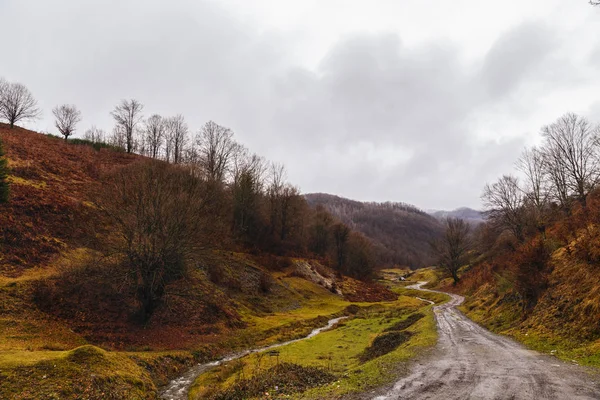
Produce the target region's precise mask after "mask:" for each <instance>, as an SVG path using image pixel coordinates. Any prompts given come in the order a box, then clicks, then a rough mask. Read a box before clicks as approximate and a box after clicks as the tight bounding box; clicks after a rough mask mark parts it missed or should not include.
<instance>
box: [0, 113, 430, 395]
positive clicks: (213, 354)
mask: <svg viewBox="0 0 600 400" xmlns="http://www.w3.org/2000/svg"><path fill="white" fill-rule="evenodd" d="M0 139H1V140H2V141H3V143H4V148H5V151H6V155H7V158H8V164H9V167H10V172H9V182H10V191H11V192H10V199H9V202H8V203H6V204H2V205H0V239H1V240H0V398H7V399H53V398H61V399H63V398H65V399H79V398H87V399H122V398H131V399H152V398H156V395H157V388H158V387H159V386H160V385H163V384H165V383H166V382H167V381H168V380H169V379H171V378H174V377H176V376H178V374H180V373H181V372H182V371H184V370H185V369H186V368H187V367H189V366H190V365H192V364H194V363H197V362H201V361H207V360H212V359H215V358H217V357H219V356H222V355H224V354H226V353H230V352H232V351H236V350H239V349H245V348H252V347H255V346H262V345H266V344H270V343H276V342H281V341H284V340H289V339H294V338H298V337H302V336H305V335H306V334H308V333H309V332H310V331H311V330H312V329H313V328H314V327H317V326H322V325H323V324H324V321H327V319H328V318H331V317H332V316H337V315H344V314H347V315H352V314H350V313H349V311H348V310H347V309H348V306H350V305H354V307H358V310H360V309H362V308H368V307H371V306H377V307H383V309H382V311H381V312H380V313H369V312H367V313H366V314H364V315H363V317H362V318H363V320H364V322H366V325H365V327H362V328H360V329H367V330H364V331H361V332H362V333H361V335H360V338H361V339H360V343H358V342H357V343H356V344H354V346H358V347H356V348H355V349H353V351H357V352H358V351H362V349H363V348H364V347H365V346H368V344H369V342H370V340H371V339H372V338H373V336H372V335H373V334H374V333H377V332H379V331H380V330H382V329H383V328H384V327H385V326H380V324H379V320H380V319H381V318H387V321H388V322H390V323H391V322H394V321H397V320H398V319H399V318H404V317H405V316H406V315H407V313H410V312H412V311H414V310H420V309H422V308H424V307H425V305H424V304H422V303H420V302H418V301H415V300H414V299H411V298H408V297H403V296H401V297H400V298H399V299H398V293H393V292H392V291H390V290H389V289H387V288H386V287H384V286H382V285H380V284H377V283H366V282H361V281H358V280H355V279H351V278H349V277H345V276H342V275H341V274H340V273H339V272H337V271H334V270H332V269H330V268H328V267H327V266H325V265H323V264H322V263H321V262H320V261H319V260H314V259H307V258H303V257H302V256H301V255H300V254H297V255H284V256H281V255H276V254H271V253H268V252H257V251H252V252H247V251H244V247H243V246H235V245H232V243H231V242H230V241H223V242H222V245H221V246H220V247H218V246H209V247H205V248H203V249H201V250H199V254H198V257H197V258H196V263H195V264H194V265H193V266H190V267H189V268H188V270H187V273H186V274H185V276H182V277H180V278H179V279H175V280H173V281H170V282H169V283H168V284H167V286H166V289H165V294H164V297H163V299H162V301H161V303H160V306H159V307H158V308H157V309H156V310H155V312H154V313H153V314H152V316H151V318H149V319H148V320H147V321H145V322H144V323H140V322H139V320H136V319H135V318H133V317H132V310H133V309H135V306H136V301H137V300H136V293H135V288H132V287H131V286H130V285H129V284H128V282H130V279H131V278H129V277H127V275H126V274H124V273H123V270H122V269H120V267H119V265H120V264H113V263H111V262H110V258H111V255H110V249H111V248H110V247H107V246H108V244H110V243H111V241H110V240H109V239H111V238H112V237H113V236H114V230H113V226H112V225H111V221H110V220H109V219H108V218H107V216H106V215H105V213H103V212H102V211H101V210H100V209H99V207H98V206H97V204H96V203H95V201H94V200H95V197H94V196H95V195H97V194H98V193H99V192H102V191H103V190H104V187H103V184H102V182H103V180H102V177H103V176H104V175H105V174H107V173H110V172H111V171H113V170H115V169H118V168H123V167H127V166H131V165H134V164H136V163H142V162H145V158H144V157H141V156H138V155H134V154H126V153H124V152H119V151H114V150H111V149H107V148H99V149H98V148H93V147H91V146H89V145H87V144H86V143H85V142H83V143H82V142H65V141H64V140H61V139H58V138H54V137H50V136H46V135H42V134H39V133H35V132H31V131H28V130H25V129H21V128H14V129H9V128H8V127H7V126H6V125H2V124H0ZM107 243H108V244H107ZM353 312H356V310H355V311H353ZM423 312H425V313H427V315H428V316H429V317H428V319H427V321H426V322H423V323H421V324H419V325H418V326H419V330H417V331H415V334H414V337H411V339H410V341H409V342H408V344H407V346H408V348H409V349H411V350H410V351H408V352H407V351H406V350H402V353H401V354H400V355H396V356H394V357H395V358H394V357H392V358H391V360H396V361H394V362H398V361H399V360H405V359H406V358H407V357H409V356H410V355H412V354H414V351H416V349H418V348H421V347H423V346H430V345H431V344H433V342H434V340H435V335H434V333H433V317H432V314H431V312H430V308H426V307H425V308H424V309H423ZM390 313H391V314H390ZM384 314H385V315H388V314H389V315H392V314H393V316H392V317H390V316H388V317H384ZM361 315H362V314H361ZM365 318H366V319H365ZM424 321H425V320H424ZM421 331H422V333H421ZM352 343H354V342H352ZM360 346H362V347H360ZM413 348H414V349H413ZM306 362H308V361H306ZM311 362H312V361H311ZM373 365H374V367H373V368H375V366H376V365H379V364H373ZM357 368H358V367H357ZM376 368H379V367H376ZM358 369H359V368H358ZM368 371H370V373H374V372H373V371H379V370H378V369H369V370H368ZM336 373H339V374H340V376H341V374H343V373H344V372H343V371H338V372H336ZM382 376H384V375H382ZM361 379H362V380H356V379H354V380H352V384H351V385H350V386H348V387H347V388H346V390H347V391H352V390H358V388H359V386H357V385H358V384H359V383H360V385H362V383H361V382H363V381H368V380H369V379H370V378H369V376H368V375H365V376H364V377H363V378H361Z"/></svg>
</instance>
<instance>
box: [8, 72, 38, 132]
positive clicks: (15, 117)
mask: <svg viewBox="0 0 600 400" xmlns="http://www.w3.org/2000/svg"><path fill="white" fill-rule="evenodd" d="M0 86H1V87H2V88H1V96H0V118H3V119H6V120H7V121H8V123H9V124H10V127H11V128H12V127H14V126H15V124H16V123H17V122H19V121H23V120H32V119H36V118H38V117H39V116H40V109H39V108H38V105H37V101H36V100H35V99H34V98H33V95H32V94H31V92H30V91H29V89H27V88H26V87H25V86H24V85H22V84H20V83H6V82H4V83H3V84H1V85H0Z"/></svg>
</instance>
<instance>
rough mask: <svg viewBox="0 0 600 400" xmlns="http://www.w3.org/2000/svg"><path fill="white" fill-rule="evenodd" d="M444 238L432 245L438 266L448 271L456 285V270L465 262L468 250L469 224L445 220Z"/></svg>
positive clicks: (450, 219) (457, 279)
mask: <svg viewBox="0 0 600 400" xmlns="http://www.w3.org/2000/svg"><path fill="white" fill-rule="evenodd" d="M444 226H445V228H446V230H445V232H444V236H443V237H442V238H441V239H439V240H437V241H434V242H433V243H432V248H433V250H434V252H435V254H436V256H437V260H438V264H439V265H440V266H441V267H442V268H444V269H445V270H446V271H448V272H449V273H450V274H451V275H452V279H454V283H455V284H456V283H457V282H458V281H459V277H458V270H459V269H460V267H462V266H463V265H464V264H465V263H466V261H467V256H468V253H469V248H470V241H469V230H470V227H469V224H467V223H466V222H465V221H464V220H463V219H459V218H447V219H445V220H444Z"/></svg>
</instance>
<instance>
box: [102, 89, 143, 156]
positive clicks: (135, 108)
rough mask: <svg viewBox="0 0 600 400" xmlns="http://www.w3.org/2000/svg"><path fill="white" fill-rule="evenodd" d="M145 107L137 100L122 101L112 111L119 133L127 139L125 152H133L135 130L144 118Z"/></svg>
mask: <svg viewBox="0 0 600 400" xmlns="http://www.w3.org/2000/svg"><path fill="white" fill-rule="evenodd" d="M143 109H144V106H143V105H142V103H140V102H139V101H137V100H134V99H131V100H121V103H120V104H119V105H117V106H116V107H115V109H114V110H113V111H111V113H110V115H112V117H113V118H114V119H115V122H116V124H117V127H119V131H120V132H121V133H122V134H123V135H124V138H125V151H127V152H128V153H131V152H133V150H134V144H135V137H134V134H135V129H136V127H137V125H138V124H139V123H140V121H141V120H142V118H143V115H142V110H143Z"/></svg>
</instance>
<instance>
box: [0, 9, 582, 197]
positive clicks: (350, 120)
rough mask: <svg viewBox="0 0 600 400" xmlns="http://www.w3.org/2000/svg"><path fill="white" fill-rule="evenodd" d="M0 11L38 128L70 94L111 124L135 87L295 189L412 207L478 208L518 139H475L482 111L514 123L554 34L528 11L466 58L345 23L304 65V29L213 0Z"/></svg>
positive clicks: (536, 85)
mask: <svg viewBox="0 0 600 400" xmlns="http://www.w3.org/2000/svg"><path fill="white" fill-rule="evenodd" d="M0 14H1V15H8V16H9V17H8V18H5V20H4V23H3V25H1V26H0V33H2V34H4V35H5V36H6V35H8V34H10V33H11V32H14V31H17V30H18V29H19V27H20V25H21V24H22V21H29V25H28V26H30V27H32V28H31V30H28V31H27V32H25V33H24V34H23V35H18V36H16V37H15V38H14V42H15V43H14V47H15V51H14V52H13V54H12V55H11V56H10V57H7V54H6V53H5V55H3V56H0V75H4V76H5V77H6V78H8V79H10V80H19V81H22V82H24V83H26V84H27V85H28V86H29V87H30V89H31V90H32V91H33V92H34V94H35V95H36V96H37V97H38V98H39V100H40V103H41V106H42V107H43V108H44V109H45V110H46V114H47V115H46V119H44V120H43V121H41V122H40V123H39V124H38V125H37V127H39V128H41V129H51V127H52V123H51V120H50V118H49V110H50V109H51V108H52V107H53V106H54V105H56V104H59V103H64V102H68V103H75V104H77V105H78V106H79V107H80V108H81V109H82V111H83V114H84V123H83V124H82V129H81V130H84V129H85V128H87V127H88V126H90V125H91V124H96V125H99V126H101V127H103V128H104V129H107V130H110V128H111V126H112V121H111V119H110V116H109V114H108V112H109V111H110V110H111V108H112V107H113V106H114V105H115V104H116V103H117V102H118V101H119V99H121V98H126V97H127V98H129V97H135V98H138V99H139V100H141V101H142V102H143V103H144V104H145V105H146V109H145V111H146V113H147V114H150V113H155V112H157V113H161V114H165V115H171V114H175V113H182V114H184V115H185V116H186V118H187V119H188V122H189V124H190V126H191V127H192V129H193V130H197V129H198V128H199V127H200V125H201V124H202V123H204V122H205V121H207V120H209V119H213V120H215V121H217V122H219V123H221V124H223V125H226V126H229V127H231V128H232V129H233V130H234V131H235V132H236V136H237V137H238V139H239V140H240V141H241V142H243V143H244V144H246V145H247V146H248V147H250V148H251V149H252V150H253V151H256V152H257V153H259V154H261V155H264V156H266V157H267V158H269V159H271V160H274V161H278V162H284V163H285V164H286V165H287V167H288V170H289V173H288V175H289V177H290V180H291V181H292V182H293V183H295V184H298V185H299V186H300V188H301V189H302V190H303V191H326V192H333V193H336V194H340V195H344V196H348V197H352V198H357V199H362V200H378V201H384V200H393V201H407V202H412V203H415V204H416V205H418V206H422V207H425V208H433V207H446V208H452V207H458V206H460V205H469V206H477V205H478V203H479V192H480V190H481V188H482V186H483V185H484V183H485V181H487V180H491V179H494V178H495V177H496V176H498V175H500V174H501V173H503V172H507V171H508V170H510V169H511V167H512V164H513V162H514V160H515V158H516V157H517V156H518V154H519V152H520V151H521V149H522V147H523V146H524V143H525V140H526V138H525V137H518V138H515V139H513V140H508V141H504V142H502V141H497V140H492V139H480V138H479V139H477V137H478V136H481V135H479V134H480V133H481V131H484V133H485V132H486V131H487V130H489V127H487V126H486V119H489V121H490V122H491V121H494V122H495V121H502V120H504V119H508V120H511V119H514V118H522V119H524V120H526V119H527V118H528V116H529V115H530V113H531V112H532V110H531V106H530V103H529V102H530V100H531V99H532V98H535V97H536V96H539V95H543V94H544V93H546V91H547V88H545V87H544V83H546V82H548V80H549V79H555V74H554V73H549V72H548V71H551V72H552V71H556V70H557V69H560V68H562V66H563V62H562V59H561V57H560V56H559V55H557V50H556V49H558V48H562V45H561V43H560V37H559V36H558V35H554V34H552V33H551V32H549V30H548V28H547V27H546V26H545V25H543V24H540V23H536V22H532V23H526V24H523V25H521V26H517V27H515V28H512V29H509V30H508V31H507V32H505V33H504V34H502V35H501V36H500V37H499V38H498V40H496V42H495V43H493V44H492V46H491V48H490V50H489V51H488V53H487V55H485V56H484V57H483V58H481V59H480V60H477V61H476V62H474V63H471V64H465V63H464V61H463V60H462V58H461V49H460V47H459V45H458V44H456V43H451V42H448V41H444V40H437V41H435V42H430V43H427V44H419V45H414V44H413V45H411V46H408V45H406V44H405V43H403V41H402V39H401V37H400V36H399V35H398V34H396V33H388V34H367V33H360V32H357V33H355V34H353V35H349V36H345V37H343V38H342V39H340V40H339V41H338V42H337V43H336V44H335V45H333V46H332V47H331V48H330V49H329V51H328V52H327V54H326V55H325V56H324V57H323V59H322V60H321V62H320V63H318V66H317V67H316V68H314V69H307V68H304V67H302V66H300V64H298V63H297V62H296V54H295V47H294V46H295V44H296V42H297V41H298V40H299V39H300V38H299V36H298V35H301V32H298V31H293V32H292V33H289V32H278V31H272V30H271V31H269V30H261V29H259V28H260V27H259V26H258V25H257V24H256V23H255V22H252V21H249V22H243V21H240V20H238V19H236V18H234V17H233V16H232V14H231V13H230V12H229V10H226V9H224V8H223V7H222V6H220V5H219V3H217V2H212V1H191V0H188V1H183V0H182V1H173V2H168V3H166V2H163V1H158V0H153V1H144V2H141V1H130V2H123V1H116V0H111V1H107V2H89V3H88V2H85V3H84V2H75V1H67V0H63V1H58V2H52V4H50V3H46V2H43V3H42V2H35V3H34V2H29V1H27V0H25V1H19V2H17V1H16V0H13V1H11V0H8V1H4V2H1V3H0ZM550 67H551V68H550ZM571 72H573V71H571ZM573 74H575V75H576V71H575V72H573ZM524 88H527V90H526V93H523V91H524ZM517 94H518V96H517ZM515 97H518V100H515ZM515 108H516V109H517V111H518V112H517V113H516V114H515ZM515 115H517V117H515ZM482 116H484V118H483V117H482ZM474 120H477V121H478V122H477V123H473V121H474ZM482 121H483V122H482ZM537 128H538V127H535V129H537ZM483 136H485V135H483ZM488 136H489V135H488Z"/></svg>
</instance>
